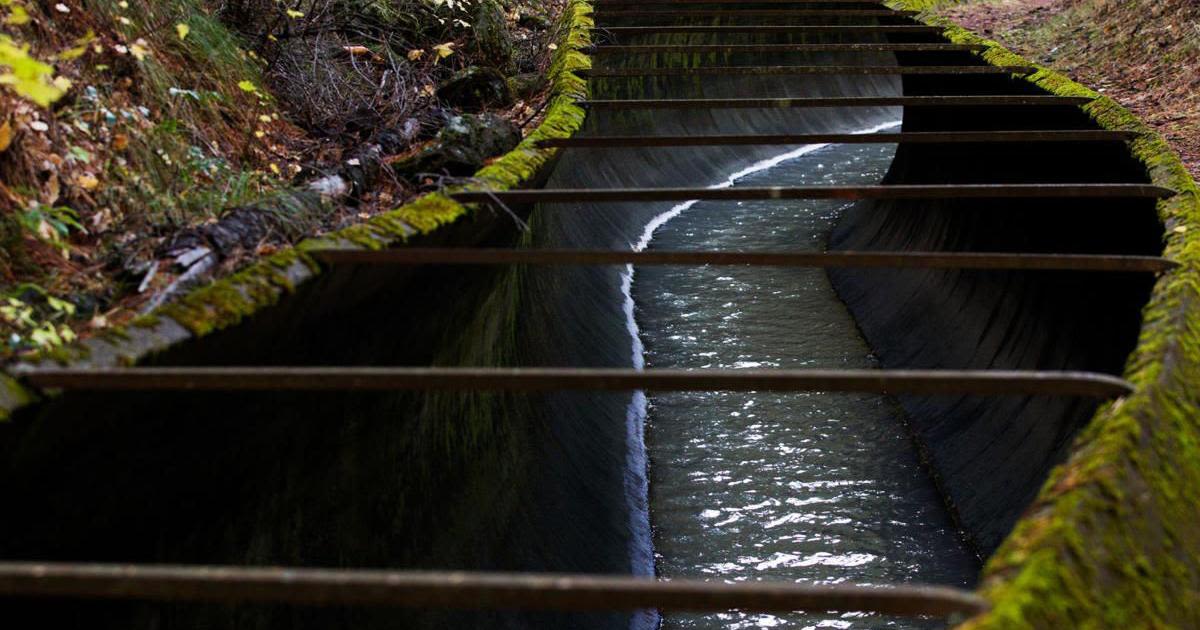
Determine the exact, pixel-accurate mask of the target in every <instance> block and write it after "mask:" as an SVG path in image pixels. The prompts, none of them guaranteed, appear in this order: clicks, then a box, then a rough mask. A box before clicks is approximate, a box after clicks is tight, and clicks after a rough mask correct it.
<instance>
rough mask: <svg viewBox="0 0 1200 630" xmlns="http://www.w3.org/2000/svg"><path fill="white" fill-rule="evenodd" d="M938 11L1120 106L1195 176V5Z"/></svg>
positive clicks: (1124, 1) (1005, 0) (1199, 27)
mask: <svg viewBox="0 0 1200 630" xmlns="http://www.w3.org/2000/svg"><path fill="white" fill-rule="evenodd" d="M939 13H941V14H942V15H944V16H946V17H948V18H950V19H952V20H954V21H955V22H957V23H959V24H961V25H963V26H964V27H966V28H968V29H970V30H972V31H975V32H977V33H979V34H981V35H984V36H985V37H988V38H989V39H995V40H997V41H999V42H1001V43H1002V44H1004V45H1005V46H1007V47H1008V48H1010V49H1012V50H1013V51H1014V52H1017V53H1019V54H1021V55H1023V56H1025V57H1027V58H1029V59H1033V60H1035V61H1037V62H1039V63H1041V64H1043V65H1046V66H1049V67H1052V68H1054V69H1056V70H1058V71H1060V72H1063V73H1064V74H1067V75H1068V76H1070V77H1071V78H1072V79H1074V80H1075V81H1077V82H1079V83H1082V84H1084V85H1086V86H1088V87H1090V88H1092V89H1095V90H1097V91H1100V92H1103V93H1104V94H1105V95H1107V96H1109V97H1111V98H1113V99H1114V100H1116V101H1117V102H1119V103H1121V104H1122V105H1123V106H1125V107H1126V108H1128V109H1129V110H1130V111H1132V112H1133V113H1134V114H1136V115H1137V116H1138V117H1140V118H1141V119H1142V120H1144V121H1146V122H1147V123H1148V124H1149V125H1150V126H1151V127H1153V128H1154V129H1155V130H1157V131H1158V132H1159V133H1160V134H1162V135H1163V136H1164V137H1165V138H1166V139H1167V141H1168V142H1169V143H1170V144H1171V146H1172V148H1174V149H1175V151H1176V152H1177V153H1179V155H1180V156H1181V157H1182V158H1183V161H1184V163H1185V164H1186V165H1187V167H1188V170H1189V171H1190V172H1191V174H1192V177H1193V178H1197V179H1200V2H1196V0H1153V1H1142V2H1131V1H1129V0H968V1H967V2H964V3H961V4H956V5H953V6H948V7H943V8H942V9H941V10H940V11H939Z"/></svg>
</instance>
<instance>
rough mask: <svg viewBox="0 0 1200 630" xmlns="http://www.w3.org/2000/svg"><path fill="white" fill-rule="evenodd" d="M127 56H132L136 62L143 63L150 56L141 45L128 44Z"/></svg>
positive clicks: (148, 51)
mask: <svg viewBox="0 0 1200 630" xmlns="http://www.w3.org/2000/svg"><path fill="white" fill-rule="evenodd" d="M129 54H131V55H133V56H134V58H135V59H137V60H138V61H143V60H145V59H146V57H147V56H148V55H149V54H150V49H148V48H146V47H145V46H142V45H141V44H130V45H129Z"/></svg>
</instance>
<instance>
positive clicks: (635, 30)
mask: <svg viewBox="0 0 1200 630" xmlns="http://www.w3.org/2000/svg"><path fill="white" fill-rule="evenodd" d="M592 30H593V31H594V32H596V33H597V34H604V33H607V34H610V35H646V34H650V33H840V34H859V33H869V34H879V33H904V34H940V33H942V32H943V31H944V30H945V29H943V28H942V27H940V26H925V25H923V24H871V25H862V26H855V25H849V24H820V25H818V24H797V25H783V24H773V25H765V24H730V25H716V26H667V25H651V26H596V27H593V28H592Z"/></svg>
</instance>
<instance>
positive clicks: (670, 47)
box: [586, 43, 987, 55]
mask: <svg viewBox="0 0 1200 630" xmlns="http://www.w3.org/2000/svg"><path fill="white" fill-rule="evenodd" d="M986 49H987V46H984V45H982V44H944V43H937V44H891V43H885V44H877V43H861V44H854V43H842V44H603V45H598V46H591V47H589V48H587V49H586V52H588V53H589V54H592V55H605V54H612V53H622V54H629V53H637V54H641V53H655V54H657V53H685V54H690V53H709V52H730V53H787V52H975V51H981V50H986Z"/></svg>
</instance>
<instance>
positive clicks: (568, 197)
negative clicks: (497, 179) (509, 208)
mask: <svg viewBox="0 0 1200 630" xmlns="http://www.w3.org/2000/svg"><path fill="white" fill-rule="evenodd" d="M1172 195H1174V192H1173V191H1171V190H1169V189H1166V188H1160V187H1158V186H1153V185H1150V184H931V185H920V184H903V185H901V184H897V185H883V186H794V187H785V186H771V187H751V186H746V187H734V188H577V189H572V188H560V189H537V190H506V191H498V192H486V191H470V192H457V193H450V197H452V198H454V199H455V200H456V201H459V202H462V203H486V202H489V201H499V202H501V203H574V202H585V201H590V202H627V201H690V200H693V199H701V200H749V199H755V200H763V199H847V200H858V199H984V198H988V199H992V198H994V199H1041V198H1055V199H1058V198H1064V197H1073V198H1114V197H1128V198H1151V199H1165V198H1168V197H1171V196H1172Z"/></svg>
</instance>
